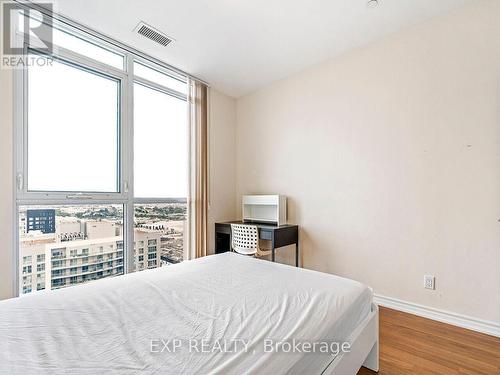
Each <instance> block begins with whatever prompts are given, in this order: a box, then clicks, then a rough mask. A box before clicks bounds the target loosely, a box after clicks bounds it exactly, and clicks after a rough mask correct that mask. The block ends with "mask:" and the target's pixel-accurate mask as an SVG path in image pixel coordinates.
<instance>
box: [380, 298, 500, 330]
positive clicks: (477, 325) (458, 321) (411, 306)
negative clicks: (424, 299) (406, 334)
mask: <svg viewBox="0 0 500 375" xmlns="http://www.w3.org/2000/svg"><path fill="white" fill-rule="evenodd" d="M373 301H374V302H375V303H376V304H377V305H380V306H384V307H388V308H391V309H394V310H399V311H403V312H407V313H410V314H414V315H418V316H422V317H424V318H429V319H432V320H437V321H438V322H443V323H448V324H452V325H454V326H458V327H462V328H466V329H470V330H473V331H476V332H481V333H486V334H488V335H491V336H495V337H500V324H499V323H495V322H490V321H487V320H482V319H477V318H473V317H470V316H466V315H461V314H457V313H453V312H450V311H444V310H439V309H435V308H433V307H428V306H423V305H419V304H416V303H413V302H407V301H403V300H400V299H396V298H391V297H385V296H381V295H379V294H374V295H373Z"/></svg>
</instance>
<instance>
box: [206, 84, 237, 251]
mask: <svg viewBox="0 0 500 375" xmlns="http://www.w3.org/2000/svg"><path fill="white" fill-rule="evenodd" d="M209 126H210V130H209V152H210V156H209V179H210V181H209V201H210V204H209V210H208V252H209V254H213V253H214V249H215V245H214V230H215V227H214V224H215V222H218V221H228V220H234V219H235V217H236V181H235V178H236V160H235V136H236V101H235V100H234V99H233V98H231V97H228V96H226V95H224V94H222V93H220V92H218V91H216V90H213V89H211V90H210V114H209Z"/></svg>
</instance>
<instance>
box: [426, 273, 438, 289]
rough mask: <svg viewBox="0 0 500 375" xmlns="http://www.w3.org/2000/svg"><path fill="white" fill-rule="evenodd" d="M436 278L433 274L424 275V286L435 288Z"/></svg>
mask: <svg viewBox="0 0 500 375" xmlns="http://www.w3.org/2000/svg"><path fill="white" fill-rule="evenodd" d="M435 281H436V278H435V277H434V276H432V275H424V288H425V289H431V290H434V289H436V288H435Z"/></svg>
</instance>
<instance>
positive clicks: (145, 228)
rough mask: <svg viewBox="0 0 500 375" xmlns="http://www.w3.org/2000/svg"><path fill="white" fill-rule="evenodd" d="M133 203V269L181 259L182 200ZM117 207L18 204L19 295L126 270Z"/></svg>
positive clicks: (183, 225) (182, 249) (118, 206)
mask: <svg viewBox="0 0 500 375" xmlns="http://www.w3.org/2000/svg"><path fill="white" fill-rule="evenodd" d="M182 201H183V200H182V199H177V198H173V199H172V200H171V202H172V203H160V204H136V205H135V209H134V212H135V215H134V243H133V255H132V264H131V268H132V270H133V271H142V270H144V269H150V268H156V267H160V266H162V265H167V264H171V263H178V262H181V261H182V260H183V259H184V257H185V256H184V253H185V249H184V243H185V241H184V236H185V234H186V212H187V210H186V203H185V200H184V202H182ZM123 222H124V216H123V206H122V205H111V204H102V205H53V206H22V207H20V212H19V239H20V240H19V257H20V262H19V274H20V283H19V289H20V290H19V293H20V294H27V293H31V292H34V291H40V290H46V289H58V288H61V287H66V286H71V285H76V284H80V283H85V282H88V281H91V280H96V279H101V278H104V277H112V276H116V275H121V274H123V273H124V272H125V269H124V266H125V258H126V254H125V253H124V240H123V230H124V228H123Z"/></svg>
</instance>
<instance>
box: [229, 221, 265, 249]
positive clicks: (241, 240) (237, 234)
mask: <svg viewBox="0 0 500 375" xmlns="http://www.w3.org/2000/svg"><path fill="white" fill-rule="evenodd" d="M231 248H232V249H233V250H234V251H236V252H237V253H240V254H245V255H254V254H256V253H257V252H258V251H259V230H258V229H257V226H255V225H248V224H231Z"/></svg>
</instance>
